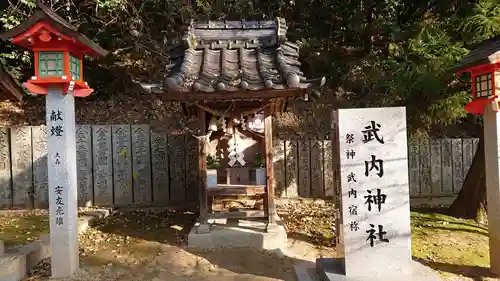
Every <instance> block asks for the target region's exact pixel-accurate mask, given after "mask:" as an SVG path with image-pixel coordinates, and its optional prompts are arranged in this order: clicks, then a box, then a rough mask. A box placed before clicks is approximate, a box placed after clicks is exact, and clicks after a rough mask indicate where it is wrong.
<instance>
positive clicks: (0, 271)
mask: <svg viewBox="0 0 500 281" xmlns="http://www.w3.org/2000/svg"><path fill="white" fill-rule="evenodd" d="M107 215H109V211H108V210H97V211H96V212H92V213H86V214H85V215H82V216H80V217H79V218H78V231H79V232H83V231H85V229H87V228H88V227H89V225H91V224H92V222H93V221H94V220H95V219H98V218H102V217H106V216H107ZM50 252H51V248H50V235H49V234H45V235H42V236H41V237H40V238H39V239H38V240H35V241H33V242H31V243H29V244H26V245H23V246H18V247H14V248H9V249H5V253H4V255H3V256H0V281H18V280H21V279H23V278H24V276H25V275H26V273H27V271H28V270H30V269H32V268H34V267H35V266H36V265H37V264H38V263H39V262H40V261H42V260H43V259H45V258H48V257H50V256H51V253H50Z"/></svg>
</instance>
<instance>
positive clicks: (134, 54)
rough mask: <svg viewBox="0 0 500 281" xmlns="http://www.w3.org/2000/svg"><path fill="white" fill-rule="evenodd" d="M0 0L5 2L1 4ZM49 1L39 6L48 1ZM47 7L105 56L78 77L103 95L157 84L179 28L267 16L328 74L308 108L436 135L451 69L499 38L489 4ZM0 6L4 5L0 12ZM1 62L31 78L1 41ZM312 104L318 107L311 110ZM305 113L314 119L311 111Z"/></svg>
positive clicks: (483, 0) (443, 122) (484, 0)
mask: <svg viewBox="0 0 500 281" xmlns="http://www.w3.org/2000/svg"><path fill="white" fill-rule="evenodd" d="M6 2H7V1H6ZM48 2H50V1H46V3H48ZM34 3H35V0H19V1H17V2H16V1H8V3H5V4H3V6H1V5H0V23H2V26H3V29H4V30H5V29H9V28H11V27H13V26H15V25H17V24H19V23H20V22H21V21H22V20H23V19H24V18H26V17H27V16H28V15H29V14H30V13H32V10H33V8H34ZM52 3H54V5H53V7H52V8H53V9H54V10H56V11H57V12H58V14H60V15H61V16H62V17H64V18H66V19H68V20H69V21H70V22H71V23H72V24H73V25H75V26H77V27H78V28H79V30H80V31H82V32H84V33H85V34H86V35H87V36H88V37H89V38H91V39H93V40H94V41H96V42H97V43H99V44H100V45H101V46H103V47H104V48H105V49H108V50H110V51H111V55H110V56H109V57H108V58H106V59H104V60H102V59H100V60H87V62H86V63H85V69H86V71H85V74H87V75H86V76H85V79H86V80H87V81H88V82H89V83H90V84H91V85H92V86H93V87H94V88H96V90H97V95H98V96H99V98H102V97H103V93H106V94H110V95H113V94H124V93H127V92H130V91H135V90H136V89H135V88H133V87H132V86H131V85H132V83H130V81H131V80H150V81H159V80H161V79H162V78H163V75H164V69H165V65H166V64H167V63H168V53H167V50H168V49H169V48H170V47H172V46H173V45H174V44H177V43H179V41H180V39H181V38H182V34H183V24H185V23H187V22H188V21H189V20H190V19H195V20H209V19H210V20H216V19H217V20H237V19H249V20H250V19H252V20H254V19H267V18H271V17H276V16H280V17H283V18H285V19H286V20H287V23H288V24H289V32H288V39H289V40H291V41H294V42H296V43H297V44H298V45H299V46H300V47H301V57H302V61H303V65H302V69H303V70H304V71H305V74H306V75H307V76H309V77H319V76H323V75H325V76H327V78H328V83H329V85H328V86H329V87H330V88H331V89H332V91H327V92H326V91H325V93H334V96H333V95H328V94H323V95H322V98H321V100H320V102H319V103H318V104H317V105H315V106H313V108H312V109H313V111H314V110H316V109H318V110H319V109H321V108H325V107H324V104H333V103H337V104H338V102H341V104H342V106H361V107H372V106H401V105H403V106H406V107H407V114H408V118H409V126H410V127H411V128H413V129H415V130H417V129H421V130H430V129H436V130H437V131H439V130H442V129H444V128H446V127H447V126H449V125H452V124H455V123H456V122H460V120H461V119H462V118H464V116H466V112H465V111H464V110H463V105H464V104H465V103H466V102H467V100H468V99H469V95H470V85H469V81H465V80H461V79H459V78H457V77H456V76H455V75H454V73H453V71H452V70H451V68H452V66H453V65H454V64H455V63H456V62H457V61H459V60H460V59H461V58H463V57H464V56H465V55H466V53H467V50H468V49H470V48H471V47H472V46H474V44H477V43H478V42H480V41H483V40H486V39H488V38H491V37H494V36H497V35H500V4H499V1H498V0H480V1H478V2H477V3H471V2H466V1H451V2H450V1H431V0H422V1H410V0H366V1H362V2H360V1H354V0H347V1H340V0H334V1H310V0H292V1H276V0H272V1H250V0H242V1H239V0H230V1H208V0H195V1H188V0H182V1H179V0H149V1H132V0H59V1H52ZM2 7H3V9H2ZM0 49H1V51H2V52H1V54H0V59H2V61H4V62H5V63H6V64H7V66H8V68H9V69H10V70H11V71H12V72H13V73H15V76H16V77H17V78H19V79H24V78H26V77H29V75H31V71H32V70H31V58H30V56H29V55H28V54H27V53H26V52H24V51H22V50H19V49H17V48H15V47H14V46H12V45H10V44H8V43H5V42H4V43H2V44H1V45H0ZM314 107H317V108H314ZM312 116H315V114H314V113H313V114H312Z"/></svg>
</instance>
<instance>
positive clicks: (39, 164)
mask: <svg viewBox="0 0 500 281" xmlns="http://www.w3.org/2000/svg"><path fill="white" fill-rule="evenodd" d="M31 132H32V143H33V185H34V189H35V198H34V201H35V207H36V208H48V206H49V176H48V168H47V167H48V166H47V127H46V126H38V127H33V128H32V130H31Z"/></svg>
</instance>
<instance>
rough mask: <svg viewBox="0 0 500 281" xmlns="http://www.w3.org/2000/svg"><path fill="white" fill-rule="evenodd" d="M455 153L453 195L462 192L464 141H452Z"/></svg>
mask: <svg viewBox="0 0 500 281" xmlns="http://www.w3.org/2000/svg"><path fill="white" fill-rule="evenodd" d="M452 151H453V152H452V153H453V155H452V156H453V193H458V192H460V189H462V184H463V182H464V170H463V156H462V139H454V140H453V141H452Z"/></svg>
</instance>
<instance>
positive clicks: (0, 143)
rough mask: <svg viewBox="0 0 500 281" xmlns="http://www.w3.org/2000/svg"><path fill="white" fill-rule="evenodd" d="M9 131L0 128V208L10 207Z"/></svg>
mask: <svg viewBox="0 0 500 281" xmlns="http://www.w3.org/2000/svg"><path fill="white" fill-rule="evenodd" d="M9 156H10V145H9V129H8V128H0V208H10V207H11V205H12V186H11V181H10V179H11V173H10V157H9Z"/></svg>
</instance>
